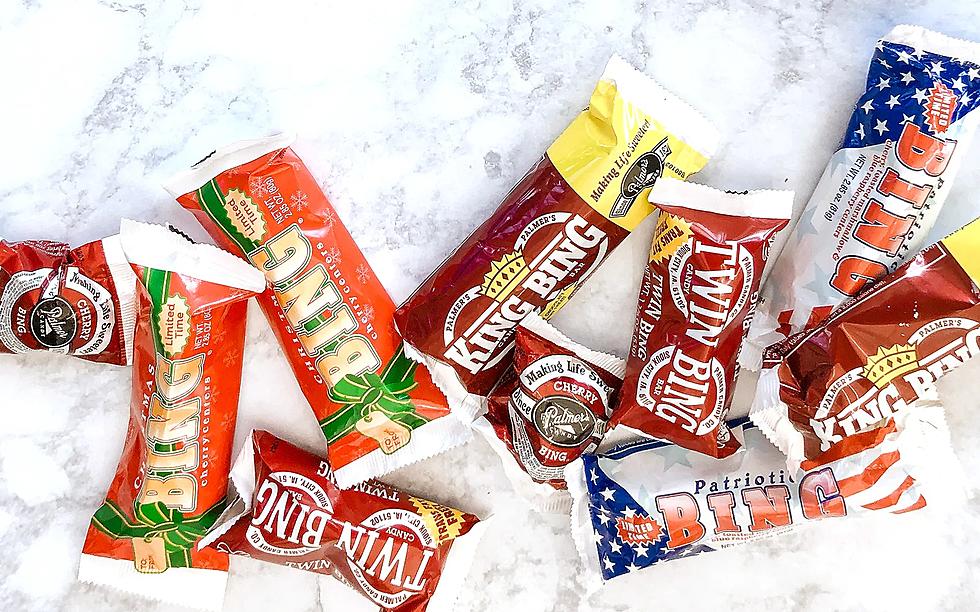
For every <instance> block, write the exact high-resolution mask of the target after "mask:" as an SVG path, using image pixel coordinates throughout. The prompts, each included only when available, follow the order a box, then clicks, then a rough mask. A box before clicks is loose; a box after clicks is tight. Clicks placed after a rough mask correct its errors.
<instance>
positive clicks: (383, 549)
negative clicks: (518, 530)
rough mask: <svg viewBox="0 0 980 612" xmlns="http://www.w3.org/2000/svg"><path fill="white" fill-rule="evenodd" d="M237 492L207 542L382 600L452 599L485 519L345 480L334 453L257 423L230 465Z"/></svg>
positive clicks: (444, 602) (428, 606) (436, 604)
mask: <svg viewBox="0 0 980 612" xmlns="http://www.w3.org/2000/svg"><path fill="white" fill-rule="evenodd" d="M232 481H233V483H234V488H235V489H236V490H237V494H238V497H237V499H236V500H235V501H234V502H233V503H232V504H231V505H230V506H229V508H228V512H227V513H226V515H225V516H223V517H222V518H221V520H220V521H219V523H218V524H217V525H216V526H215V528H214V529H213V530H212V531H211V533H209V534H208V535H207V536H206V537H205V538H204V539H203V540H202V541H201V544H200V547H201V548H202V549H203V550H204V551H221V552H223V553H228V554H232V555H243V556H246V557H252V558H254V559H261V560H263V561H268V562H270V563H276V564H279V565H285V566H288V567H294V568H297V569H303V570H306V571H310V572H316V573H319V574H325V575H328V576H333V577H334V578H336V579H337V580H340V581H341V582H343V583H344V584H347V585H348V586H350V587H351V588H353V589H354V590H356V591H358V592H360V593H361V594H363V595H364V596H365V597H367V598H368V599H369V600H370V601H372V602H373V603H374V604H376V605H377V606H379V607H380V608H381V609H383V610H394V611H397V612H421V611H422V610H429V611H434V610H441V609H447V610H449V609H452V604H453V603H454V602H455V599H456V595H457V594H458V593H459V591H460V590H461V589H462V588H463V587H464V586H465V585H466V583H465V576H466V572H467V571H468V569H469V566H470V563H471V562H472V560H473V556H474V553H475V549H476V546H477V544H478V542H479V539H480V534H481V533H482V530H483V523H480V522H479V519H478V518H477V517H475V516H473V515H472V514H467V513H465V512H461V511H459V510H456V509H454V508H449V507H448V506H443V505H442V504H439V503H436V502H433V501H429V500H426V499H421V498H418V497H413V496H412V495H409V494H408V493H405V492H404V491H401V490H399V489H396V488H394V487H391V486H388V485H386V484H384V483H383V482H378V481H376V480H369V481H366V482H363V483H360V484H358V485H355V486H354V487H353V488H351V489H346V490H345V489H341V488H339V487H338V486H337V485H336V483H335V481H334V479H333V476H332V473H331V471H330V464H329V463H328V461H327V460H325V459H321V458H320V457H318V456H316V455H314V454H312V453H308V452H306V451H304V450H301V449H299V448H296V447H295V446H293V445H292V444H289V443H288V442H285V441H283V440H280V439H279V438H277V437H275V436H274V435H272V434H271V433H269V432H266V431H260V430H256V431H253V432H252V433H251V435H250V436H249V439H248V440H246V441H245V446H244V448H242V452H241V454H240V455H239V456H238V459H237V460H236V462H235V467H234V469H233V470H232Z"/></svg>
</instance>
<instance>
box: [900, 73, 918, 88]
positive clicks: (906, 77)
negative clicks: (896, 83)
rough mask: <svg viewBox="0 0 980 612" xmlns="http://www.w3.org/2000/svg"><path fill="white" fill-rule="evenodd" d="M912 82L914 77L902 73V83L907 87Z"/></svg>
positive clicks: (910, 74)
mask: <svg viewBox="0 0 980 612" xmlns="http://www.w3.org/2000/svg"><path fill="white" fill-rule="evenodd" d="M914 80H915V77H914V76H912V73H911V72H903V73H902V83H904V84H906V85H908V84H909V83H911V82H912V81H914Z"/></svg>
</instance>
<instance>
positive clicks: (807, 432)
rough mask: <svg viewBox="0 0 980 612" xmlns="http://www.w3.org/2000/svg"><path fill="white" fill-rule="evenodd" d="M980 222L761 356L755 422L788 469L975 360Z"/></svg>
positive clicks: (890, 416) (905, 407) (869, 426)
mask: <svg viewBox="0 0 980 612" xmlns="http://www.w3.org/2000/svg"><path fill="white" fill-rule="evenodd" d="M978 253H980V220H976V221H973V222H972V223H970V224H968V225H966V226H965V227H963V228H962V229H960V230H959V231H957V232H954V233H953V234H951V235H950V236H948V237H946V238H944V239H943V240H941V241H940V242H938V243H936V244H934V245H932V246H930V247H929V248H927V249H925V250H923V251H922V252H921V253H919V254H918V255H916V256H915V257H914V258H912V259H911V260H909V261H908V262H906V263H905V264H904V265H903V266H902V267H900V268H899V269H898V270H896V271H895V272H893V273H891V274H889V275H887V276H885V277H884V278H882V279H881V280H879V281H878V282H877V283H875V285H873V286H872V287H871V288H869V289H868V290H866V291H865V292H864V293H862V294H861V295H860V296H858V297H857V298H856V299H853V300H851V301H849V302H847V303H845V304H844V305H842V306H841V308H840V309H838V310H837V311H835V312H834V314H833V315H831V317H830V318H829V319H827V320H826V321H824V322H823V323H821V324H820V325H819V326H817V327H815V328H813V329H811V330H808V331H805V332H801V333H799V334H797V335H796V336H792V337H790V338H788V339H787V340H784V341H783V342H781V343H779V344H776V345H774V346H772V347H770V348H769V349H767V350H766V354H765V360H764V363H763V371H762V374H761V376H760V379H759V389H758V391H757V393H756V399H755V403H754V405H753V407H752V412H751V416H752V419H753V421H755V422H756V423H757V424H758V425H759V427H760V428H761V429H762V430H763V431H764V432H765V433H766V435H768V436H769V437H770V439H771V440H772V441H773V442H774V443H775V444H776V445H777V446H778V447H779V448H780V450H782V451H783V452H784V453H786V455H787V456H788V457H789V460H790V462H791V463H799V462H800V461H802V460H804V459H811V458H813V457H814V456H815V455H816V454H818V453H820V452H822V451H825V450H827V449H830V448H833V447H834V446H836V445H839V444H841V443H842V442H846V441H848V440H850V438H852V437H853V436H855V435H856V434H859V433H861V432H866V431H873V430H874V429H876V428H880V427H883V426H887V425H888V424H889V423H891V422H892V421H893V420H894V417H895V416H896V415H899V414H901V413H903V412H907V411H909V410H910V409H912V410H916V409H917V408H914V406H916V404H917V402H918V401H919V400H923V399H925V400H935V399H936V397H937V395H936V381H937V380H938V379H939V378H942V377H943V376H945V375H946V374H947V373H948V372H949V371H950V370H952V369H954V368H957V367H959V366H960V365H962V364H963V363H964V362H965V361H967V360H969V359H972V358H973V357H975V356H976V355H977V354H980V291H978V290H977V284H978V283H980V259H978Z"/></svg>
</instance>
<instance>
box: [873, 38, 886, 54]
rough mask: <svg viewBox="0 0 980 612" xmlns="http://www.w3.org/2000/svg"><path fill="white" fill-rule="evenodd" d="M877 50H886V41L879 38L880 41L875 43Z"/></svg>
mask: <svg viewBox="0 0 980 612" xmlns="http://www.w3.org/2000/svg"><path fill="white" fill-rule="evenodd" d="M875 50H877V51H884V50H885V41H883V40H879V41H878V42H876V43H875Z"/></svg>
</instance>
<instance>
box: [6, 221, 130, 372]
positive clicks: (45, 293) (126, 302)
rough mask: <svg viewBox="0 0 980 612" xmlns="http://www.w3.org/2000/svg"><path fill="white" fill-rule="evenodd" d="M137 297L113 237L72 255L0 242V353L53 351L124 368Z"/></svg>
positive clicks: (35, 243) (47, 244)
mask: <svg viewBox="0 0 980 612" xmlns="http://www.w3.org/2000/svg"><path fill="white" fill-rule="evenodd" d="M135 296H136V277H134V276H133V271H132V270H131V269H130V267H129V262H127V261H126V258H125V257H124V256H123V253H122V249H121V248H120V246H119V237H118V236H110V237H109V238H104V239H102V240H96V241H95V242H90V243H88V244H84V245H82V246H80V247H78V248H75V249H71V248H69V246H68V245H67V244H65V243H63V242H51V241H48V240H29V241H26V242H13V243H10V242H4V241H3V240H0V353H29V352H31V351H51V352H53V353H62V354H64V355H74V356H75V357H79V358H81V359H87V360H89V361H97V362H102V363H113V364H116V365H126V364H128V363H129V359H130V354H131V353H132V342H133V323H134V319H135V310H134V300H135Z"/></svg>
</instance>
